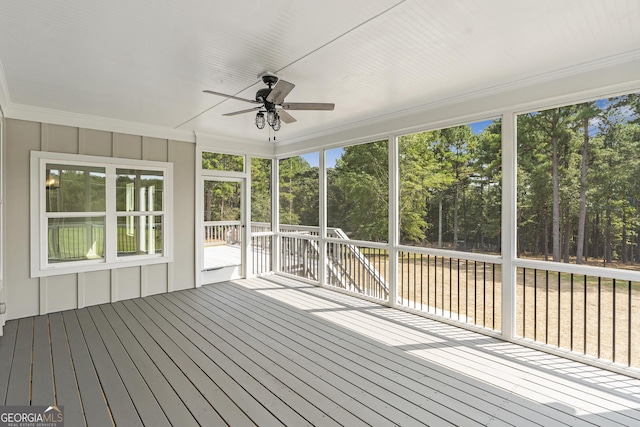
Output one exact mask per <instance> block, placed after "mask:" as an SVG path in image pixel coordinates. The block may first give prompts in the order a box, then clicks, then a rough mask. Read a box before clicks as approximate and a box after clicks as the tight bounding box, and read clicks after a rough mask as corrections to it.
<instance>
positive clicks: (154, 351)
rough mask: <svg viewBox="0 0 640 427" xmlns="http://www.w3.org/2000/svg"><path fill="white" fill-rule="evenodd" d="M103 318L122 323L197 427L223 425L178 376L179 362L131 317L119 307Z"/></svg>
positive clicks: (194, 387)
mask: <svg viewBox="0 0 640 427" xmlns="http://www.w3.org/2000/svg"><path fill="white" fill-rule="evenodd" d="M108 311H112V315H111V316H109V314H108V313H107V312H108ZM105 314H107V317H108V318H109V319H112V318H113V315H114V314H115V315H118V316H119V317H120V318H121V319H122V321H123V322H124V324H126V326H127V327H128V328H129V330H130V331H131V332H132V333H133V334H134V335H135V337H136V339H137V340H138V342H139V343H140V345H141V346H142V348H143V349H144V350H145V352H146V353H147V354H148V355H149V358H150V359H151V360H152V361H153V363H154V364H155V365H156V366H157V367H158V369H159V370H160V372H162V374H163V375H164V377H165V378H166V379H167V381H168V382H169V384H171V386H172V387H173V389H174V390H175V391H176V393H177V394H178V396H180V398H181V399H182V401H183V402H184V404H185V406H186V407H187V409H188V410H189V412H190V413H191V415H192V416H193V418H194V419H195V420H196V421H197V422H198V423H199V424H200V425H207V424H208V423H211V424H214V425H222V424H224V421H223V420H222V418H220V415H218V413H217V412H216V410H215V409H214V408H213V407H212V406H211V404H209V402H207V400H206V399H205V398H204V396H202V394H201V393H200V391H199V390H198V389H197V387H196V386H194V385H193V383H192V382H191V381H190V380H189V378H188V377H187V376H186V375H185V374H184V372H182V367H181V366H180V365H179V364H177V363H179V362H180V361H174V360H172V359H171V358H170V357H169V356H168V355H167V354H166V353H165V352H164V350H163V349H162V347H161V346H160V345H159V344H158V343H157V342H156V341H155V340H154V339H153V337H152V336H151V335H149V334H148V333H147V331H145V329H144V328H143V327H142V325H140V323H138V321H137V320H136V319H135V318H134V317H133V316H131V313H129V311H128V310H127V309H126V308H125V307H124V305H123V304H122V303H116V304H113V305H111V306H106V307H105Z"/></svg>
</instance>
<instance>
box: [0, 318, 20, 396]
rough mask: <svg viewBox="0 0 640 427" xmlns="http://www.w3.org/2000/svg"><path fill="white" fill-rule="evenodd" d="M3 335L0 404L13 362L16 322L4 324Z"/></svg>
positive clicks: (0, 348)
mask: <svg viewBox="0 0 640 427" xmlns="http://www.w3.org/2000/svg"><path fill="white" fill-rule="evenodd" d="M3 333H4V335H3V336H2V338H0V405H2V406H4V405H5V401H6V399H7V390H8V388H9V376H10V374H11V365H12V363H13V351H14V349H15V346H16V336H17V333H18V322H17V321H13V322H9V323H7V324H6V325H5V327H4V330H3Z"/></svg>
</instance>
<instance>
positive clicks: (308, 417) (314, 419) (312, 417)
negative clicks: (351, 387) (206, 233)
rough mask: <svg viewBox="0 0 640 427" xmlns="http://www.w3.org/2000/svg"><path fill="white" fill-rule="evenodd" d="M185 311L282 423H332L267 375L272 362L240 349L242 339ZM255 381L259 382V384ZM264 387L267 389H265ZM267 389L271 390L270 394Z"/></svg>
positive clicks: (275, 376) (276, 376)
mask: <svg viewBox="0 0 640 427" xmlns="http://www.w3.org/2000/svg"><path fill="white" fill-rule="evenodd" d="M175 303H176V304H178V306H176V307H178V308H179V306H182V307H185V308H186V306H184V305H181V304H179V303H178V302H177V301H176V302H175ZM169 310H171V308H169ZM172 312H173V314H178V315H180V312H178V311H175V309H174V310H173V311H172ZM187 312H188V313H190V315H191V316H192V317H193V318H194V320H196V321H197V322H199V323H200V324H201V325H202V326H199V327H198V326H196V327H197V329H198V330H199V331H201V332H204V333H207V332H205V331H207V330H208V331H209V332H208V334H211V333H212V331H215V335H216V336H217V339H216V340H215V341H212V343H213V344H214V345H215V346H216V347H218V348H219V349H220V350H219V351H222V352H224V354H228V355H230V356H232V358H233V360H234V361H235V362H236V363H238V364H239V365H240V368H241V369H242V370H244V371H245V372H246V374H244V375H242V376H241V377H243V383H244V384H246V385H247V386H251V390H252V392H253V391H256V392H258V393H260V397H259V398H260V399H261V400H262V401H263V402H265V403H266V406H267V408H269V409H270V410H273V411H274V412H276V413H277V414H278V416H279V417H280V420H281V421H282V422H283V423H284V424H286V425H296V424H307V423H312V424H316V425H335V424H336V422H335V421H334V420H332V419H331V418H330V417H328V416H327V414H326V413H324V412H322V411H320V410H318V408H316V407H315V406H313V404H312V403H311V402H310V401H309V400H308V399H304V398H303V397H302V396H300V395H299V394H298V393H297V392H296V391H295V390H294V389H293V388H292V387H289V386H287V384H286V383H285V382H283V381H284V380H285V379H286V378H282V377H281V376H280V375H276V373H274V372H271V371H273V368H274V365H273V361H266V360H265V359H263V358H262V356H261V354H260V353H258V352H256V351H255V350H253V349H248V348H246V347H244V346H243V345H242V338H237V337H236V338H235V339H234V338H231V337H230V336H229V335H227V334H226V333H225V331H224V330H223V329H220V328H218V327H215V326H213V325H211V324H210V323H208V319H207V318H206V317H204V316H202V315H201V314H200V313H198V312H197V311H194V310H192V309H189V308H187V311H185V312H184V313H187ZM207 326H210V329H207ZM212 326H213V327H212ZM243 350H244V351H243ZM258 361H264V362H265V363H264V364H263V363H256V362H258ZM228 368H230V369H233V367H231V366H228ZM234 370H235V369H234ZM256 378H258V379H259V382H258V380H256ZM260 383H261V384H262V385H261V386H260V387H256V386H255V385H254V384H260ZM266 387H268V389H267V388H266ZM269 390H271V392H270V391H269Z"/></svg>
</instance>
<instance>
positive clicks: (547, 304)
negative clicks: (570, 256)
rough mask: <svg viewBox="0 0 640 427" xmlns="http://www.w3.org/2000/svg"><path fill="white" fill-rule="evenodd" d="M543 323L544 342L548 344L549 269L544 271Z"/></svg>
mask: <svg viewBox="0 0 640 427" xmlns="http://www.w3.org/2000/svg"><path fill="white" fill-rule="evenodd" d="M545 294H546V297H545V298H546V302H545V325H544V342H545V344H549V270H546V271H545Z"/></svg>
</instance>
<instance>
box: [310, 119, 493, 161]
mask: <svg viewBox="0 0 640 427" xmlns="http://www.w3.org/2000/svg"><path fill="white" fill-rule="evenodd" d="M492 122H493V120H483V121H481V122H475V123H470V124H469V126H471V131H472V132H473V133H474V134H475V135H477V134H479V133H482V132H483V131H484V130H485V128H486V127H487V126H489V125H490V124H491V123H492ZM342 153H344V149H343V148H332V149H330V150H327V160H326V167H328V168H333V167H335V166H336V161H337V160H338V159H339V158H340V156H342ZM300 157H302V158H303V159H304V160H306V161H307V163H309V165H310V166H311V167H312V168H313V167H317V166H318V165H319V163H320V154H319V153H318V152H315V153H308V154H302V155H301V156H300Z"/></svg>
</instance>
